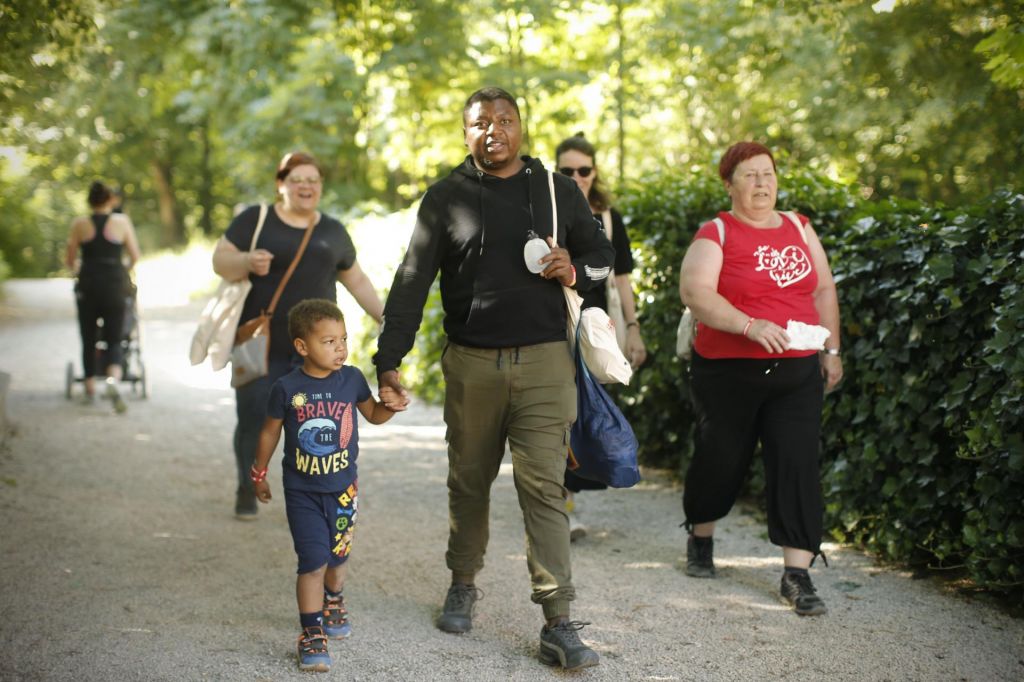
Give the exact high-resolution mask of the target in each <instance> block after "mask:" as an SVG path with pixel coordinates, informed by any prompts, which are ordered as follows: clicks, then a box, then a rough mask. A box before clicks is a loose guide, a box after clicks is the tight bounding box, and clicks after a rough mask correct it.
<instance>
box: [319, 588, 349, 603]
mask: <svg viewBox="0 0 1024 682" xmlns="http://www.w3.org/2000/svg"><path fill="white" fill-rule="evenodd" d="M344 591H345V588H344V587H343V588H341V589H340V590H338V591H337V592H331V591H330V590H329V589H327V588H326V587H325V588H324V597H326V598H327V599H330V600H336V599H341V593H342V592H344Z"/></svg>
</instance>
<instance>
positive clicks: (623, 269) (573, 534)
mask: <svg viewBox="0 0 1024 682" xmlns="http://www.w3.org/2000/svg"><path fill="white" fill-rule="evenodd" d="M596 155H597V150H596V149H595V148H594V145H593V144H591V143H590V141H589V140H587V139H586V138H585V137H584V136H583V133H576V134H575V135H573V136H572V137H569V138H566V139H565V140H562V142H561V143H560V144H559V145H558V147H557V148H556V149H555V158H556V159H557V160H558V170H559V172H561V173H562V174H563V175H567V176H569V177H571V178H572V179H573V180H575V181H576V185H577V186H578V187H579V188H580V191H582V192H583V196H585V197H586V198H587V201H588V202H589V203H590V210H591V211H593V213H594V218H595V219H596V220H597V221H598V222H599V223H601V225H602V227H605V226H608V225H610V226H611V235H610V239H611V242H612V246H614V247H615V266H614V269H615V272H614V273H613V275H614V278H612V277H609V285H610V286H614V287H615V291H614V292H613V293H617V294H618V296H617V298H618V299H619V305H620V311H618V312H621V318H620V320H621V323H623V324H624V325H625V327H626V329H625V344H624V348H623V352H624V354H625V356H626V359H628V360H629V363H630V365H632V366H633V368H634V369H636V368H637V367H639V366H640V365H642V364H643V363H644V360H646V359H647V349H646V348H645V347H644V341H643V339H642V338H640V322H639V321H638V320H637V317H636V301H635V300H634V298H633V285H632V282H630V278H629V275H630V273H631V272H633V255H632V253H631V252H630V250H629V235H628V234H626V226H625V224H624V223H623V221H622V215H621V214H620V213H619V212H618V211H616V210H615V209H614V208H612V207H611V202H610V200H609V197H608V193H607V192H606V191H605V189H604V186H603V184H602V182H601V177H600V174H599V173H598V170H597V161H596V158H597V156H596ZM593 306H596V307H599V308H601V309H603V310H604V311H605V312H608V313H609V315H611V317H612V319H613V320H614V319H615V318H616V317H617V316H616V315H615V314H614V313H615V312H616V311H611V310H609V309H608V291H607V289H606V287H597V288H595V289H591V290H590V291H587V292H585V293H584V294H583V308H590V307H593ZM617 331H621V330H617ZM565 487H566V489H567V490H568V491H569V496H568V498H567V500H566V507H567V510H568V512H569V537H570V539H572V540H577V539H579V538H581V537H583V536H584V535H586V533H587V529H586V527H585V526H584V525H583V524H581V523H580V522H579V520H578V519H577V518H576V514H575V498H574V495H575V493H578V492H580V491H581V490H604V489H605V488H606V487H607V486H605V485H604V484H603V483H597V482H595V481H590V480H587V479H585V478H580V477H579V476H577V475H575V474H574V473H572V472H571V471H566V472H565Z"/></svg>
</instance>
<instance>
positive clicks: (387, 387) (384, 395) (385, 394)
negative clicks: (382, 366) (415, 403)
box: [377, 369, 409, 412]
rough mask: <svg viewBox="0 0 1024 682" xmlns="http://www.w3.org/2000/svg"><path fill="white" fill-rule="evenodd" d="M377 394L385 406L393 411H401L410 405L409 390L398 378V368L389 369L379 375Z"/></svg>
mask: <svg viewBox="0 0 1024 682" xmlns="http://www.w3.org/2000/svg"><path fill="white" fill-rule="evenodd" d="M377 384H378V390H377V395H378V396H379V397H380V401H381V402H382V403H384V407H386V408H388V409H389V410H391V411H392V412H401V411H402V410H404V409H405V408H406V407H408V406H409V392H408V391H406V390H405V388H404V387H403V386H402V382H401V381H399V379H398V371H397V370H394V369H392V370H388V371H387V372H383V373H381V375H380V376H378V377H377Z"/></svg>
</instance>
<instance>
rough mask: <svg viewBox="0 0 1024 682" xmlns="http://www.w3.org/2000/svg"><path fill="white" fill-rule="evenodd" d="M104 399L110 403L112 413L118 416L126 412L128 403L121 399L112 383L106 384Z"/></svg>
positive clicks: (119, 393)
mask: <svg viewBox="0 0 1024 682" xmlns="http://www.w3.org/2000/svg"><path fill="white" fill-rule="evenodd" d="M104 397H106V398H107V400H109V401H110V403H111V404H112V405H113V406H114V411H115V412H117V413H118V414H124V413H125V412H126V411H127V410H128V403H126V402H125V401H124V398H122V397H121V392H120V391H118V390H117V385H116V384H114V383H113V382H110V381H108V382H107V390H106V393H105V394H104Z"/></svg>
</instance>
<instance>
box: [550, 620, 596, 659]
mask: <svg viewBox="0 0 1024 682" xmlns="http://www.w3.org/2000/svg"><path fill="white" fill-rule="evenodd" d="M585 625H590V623H583V622H580V621H578V620H573V621H564V622H561V623H559V624H558V625H555V626H554V627H548V626H547V625H545V626H544V627H543V628H541V630H540V656H539V658H540V662H541V663H543V664H545V665H561V666H562V667H563V668H565V669H566V670H578V669H579V668H589V667H590V666H593V665H597V664H598V663H599V662H600V660H601V657H600V656H598V655H597V652H596V651H594V650H593V649H591V648H590V647H588V646H587V645H586V644H584V643H583V642H581V641H580V636H579V635H578V634H576V633H577V632H579V631H580V630H582V629H583V626H585Z"/></svg>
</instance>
